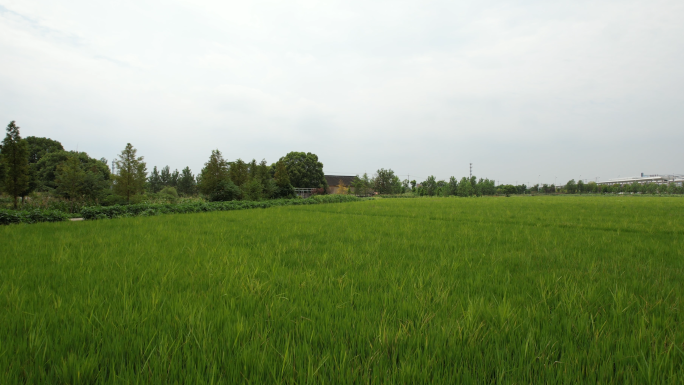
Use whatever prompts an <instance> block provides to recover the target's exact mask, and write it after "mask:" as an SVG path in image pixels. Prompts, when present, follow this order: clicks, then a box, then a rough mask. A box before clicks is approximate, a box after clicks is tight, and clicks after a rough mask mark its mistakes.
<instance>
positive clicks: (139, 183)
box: [113, 143, 147, 202]
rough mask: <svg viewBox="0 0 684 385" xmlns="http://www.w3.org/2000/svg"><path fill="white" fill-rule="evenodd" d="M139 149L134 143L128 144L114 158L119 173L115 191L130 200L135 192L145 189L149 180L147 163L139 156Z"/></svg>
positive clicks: (116, 176) (115, 177)
mask: <svg viewBox="0 0 684 385" xmlns="http://www.w3.org/2000/svg"><path fill="white" fill-rule="evenodd" d="M137 152H138V150H136V149H135V148H134V147H133V145H132V144H130V143H128V144H126V148H125V149H124V150H123V151H121V154H120V155H119V157H118V158H117V159H115V160H114V162H113V163H114V165H115V166H116V170H117V173H118V175H115V176H114V192H115V193H117V194H118V195H120V196H122V197H125V198H126V200H127V201H128V202H130V201H131V197H132V196H133V195H135V194H139V193H142V192H143V191H145V181H146V180H147V165H146V164H145V162H143V159H144V157H142V156H140V157H137V156H136V154H137Z"/></svg>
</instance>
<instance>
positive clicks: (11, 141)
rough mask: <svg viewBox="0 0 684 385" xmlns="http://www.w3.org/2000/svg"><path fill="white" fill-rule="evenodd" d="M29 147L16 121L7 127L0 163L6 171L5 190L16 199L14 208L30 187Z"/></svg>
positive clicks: (0, 153) (0, 150) (0, 151)
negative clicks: (20, 133)
mask: <svg viewBox="0 0 684 385" xmlns="http://www.w3.org/2000/svg"><path fill="white" fill-rule="evenodd" d="M28 159H29V146H28V143H27V142H26V141H25V140H23V139H21V136H20V135H19V127H18V126H17V125H16V124H15V122H14V120H13V121H11V122H10V123H9V124H8V125H7V136H5V139H4V140H3V141H2V149H0V162H2V164H3V166H4V169H5V172H4V173H5V180H4V181H3V182H4V183H2V185H3V189H4V190H5V192H7V193H8V194H9V195H11V196H12V198H14V208H15V209H16V208H17V199H18V198H19V197H20V196H22V194H23V193H24V192H26V191H28V187H29V176H30V175H29V161H28Z"/></svg>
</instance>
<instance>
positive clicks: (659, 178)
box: [598, 174, 681, 184]
mask: <svg viewBox="0 0 684 385" xmlns="http://www.w3.org/2000/svg"><path fill="white" fill-rule="evenodd" d="M642 175H643V174H642ZM679 179H681V176H680V175H643V176H633V177H625V178H614V179H608V180H606V181H601V182H598V184H615V183H618V184H629V183H633V182H637V183H649V182H654V183H659V182H660V183H665V182H676V181H678V180H679Z"/></svg>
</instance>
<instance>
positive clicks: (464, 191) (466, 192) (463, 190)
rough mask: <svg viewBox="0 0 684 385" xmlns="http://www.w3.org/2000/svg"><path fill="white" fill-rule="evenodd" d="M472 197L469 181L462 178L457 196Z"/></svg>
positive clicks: (471, 186)
mask: <svg viewBox="0 0 684 385" xmlns="http://www.w3.org/2000/svg"><path fill="white" fill-rule="evenodd" d="M471 195H473V185H472V184H470V179H468V178H466V177H463V178H461V181H460V182H459V183H458V196H460V197H469V196H471Z"/></svg>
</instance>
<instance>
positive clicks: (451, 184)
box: [448, 176, 458, 195]
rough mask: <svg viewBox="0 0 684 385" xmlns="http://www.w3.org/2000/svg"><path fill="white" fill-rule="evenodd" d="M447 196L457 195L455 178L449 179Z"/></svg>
mask: <svg viewBox="0 0 684 385" xmlns="http://www.w3.org/2000/svg"><path fill="white" fill-rule="evenodd" d="M448 186H449V195H458V181H457V180H456V177H453V176H452V177H451V178H449V184H448Z"/></svg>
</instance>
